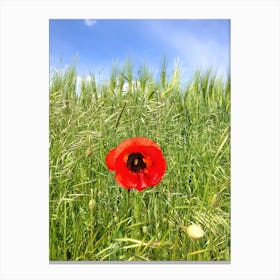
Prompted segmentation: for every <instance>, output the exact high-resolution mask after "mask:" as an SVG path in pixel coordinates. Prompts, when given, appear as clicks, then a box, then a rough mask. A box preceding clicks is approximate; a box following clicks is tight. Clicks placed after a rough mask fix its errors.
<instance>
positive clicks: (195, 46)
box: [152, 23, 230, 76]
mask: <svg viewBox="0 0 280 280" xmlns="http://www.w3.org/2000/svg"><path fill="white" fill-rule="evenodd" d="M152 31H153V32H154V36H155V37H156V38H158V40H160V41H162V43H163V45H165V46H167V49H169V50H173V51H174V53H176V54H177V55H178V57H179V60H180V61H181V62H182V63H183V64H184V65H183V68H185V70H186V71H187V72H193V70H196V69H201V70H203V69H208V67H213V70H216V71H217V74H218V75H222V76H224V75H226V73H227V71H228V70H229V69H228V68H229V60H230V53H229V45H224V44H222V43H220V42H218V41H217V40H215V39H214V38H209V37H208V38H206V37H202V36H197V35H198V34H195V33H194V32H193V31H192V30H187V29H176V30H175V29H174V28H171V27H170V26H169V25H168V24H166V25H165V26H164V28H163V26H160V25H158V24H157V23H155V24H154V25H153V26H152ZM166 34H168V36H166Z"/></svg>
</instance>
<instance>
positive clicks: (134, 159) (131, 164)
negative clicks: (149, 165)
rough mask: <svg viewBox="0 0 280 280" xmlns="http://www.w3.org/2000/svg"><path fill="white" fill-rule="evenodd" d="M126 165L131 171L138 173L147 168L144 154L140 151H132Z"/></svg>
mask: <svg viewBox="0 0 280 280" xmlns="http://www.w3.org/2000/svg"><path fill="white" fill-rule="evenodd" d="M126 166H127V168H128V169H130V170H131V171H133V172H135V173H138V172H140V171H141V170H142V169H144V168H146V163H145V162H144V161H143V155H142V154H140V153H132V154H130V155H129V156H128V159H127V162H126Z"/></svg>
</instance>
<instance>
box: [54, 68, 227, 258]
mask: <svg viewBox="0 0 280 280" xmlns="http://www.w3.org/2000/svg"><path fill="white" fill-rule="evenodd" d="M135 73H136V74H135ZM180 74H181V70H180V67H178V66H175V67H174V69H173V72H171V73H167V67H166V64H165V63H163V66H162V69H161V70H160V75H159V76H160V78H159V79H155V77H154V76H155V75H154V74H153V73H151V72H150V70H149V68H148V67H147V66H143V67H141V68H140V69H136V72H134V69H133V67H132V65H131V64H130V63H126V64H125V65H124V66H123V67H120V68H117V67H113V68H112V71H111V77H110V79H109V80H108V81H103V82H100V81H99V82H97V81H96V77H95V76H93V75H91V79H90V80H89V79H83V80H82V82H81V85H80V87H79V88H77V84H76V80H77V79H76V78H77V74H76V70H75V67H74V66H73V67H71V68H69V69H67V70H66V71H63V72H62V71H58V72H55V73H51V78H50V92H49V99H50V104H49V143H50V145H49V187H50V189H49V259H50V260H51V261H67V260H71V261H229V260H230V108H231V105H230V78H228V80H227V81H223V80H222V79H221V78H219V77H217V76H216V75H215V74H213V72H211V71H204V72H201V71H197V72H195V73H194V75H193V78H192V79H191V81H190V82H189V83H188V84H187V85H186V86H183V83H182V82H183V81H182V79H181V78H180V77H181V75H180ZM136 136H143V137H148V138H151V139H152V140H153V141H154V142H156V143H157V144H158V145H159V146H160V147H161V149H162V151H163V153H164V156H165V159H166V164H167V169H166V173H165V176H164V178H163V179H162V181H161V182H160V184H159V185H157V186H155V187H153V188H147V189H145V190H144V191H142V192H138V191H136V190H131V191H127V190H126V189H124V188H122V187H120V186H119V185H118V184H117V182H116V181H115V180H114V173H113V172H110V171H109V170H108V169H107V167H106V164H105V156H106V154H107V153H108V152H109V150H111V149H112V148H114V147H116V146H117V145H118V144H119V143H120V142H121V141H123V140H125V139H127V138H131V137H136ZM191 224H196V225H198V226H200V228H201V230H202V231H203V236H196V232H194V233H193V234H190V232H189V231H188V230H187V228H188V226H190V225H191Z"/></svg>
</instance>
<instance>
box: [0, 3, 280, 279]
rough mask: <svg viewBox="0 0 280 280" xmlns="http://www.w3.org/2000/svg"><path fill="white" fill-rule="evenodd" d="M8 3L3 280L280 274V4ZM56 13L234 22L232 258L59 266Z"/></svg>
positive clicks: (4, 13) (4, 26) (4, 17)
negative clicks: (51, 112) (51, 41)
mask: <svg viewBox="0 0 280 280" xmlns="http://www.w3.org/2000/svg"><path fill="white" fill-rule="evenodd" d="M0 3H1V9H0V13H1V34H0V35H1V60H0V61H1V84H0V86H1V100H0V101H1V193H0V196H1V198H0V199H1V205H0V207H1V208H0V211H1V212H0V214H1V239H0V241H1V243H0V248H1V253H0V261H1V262H0V278H1V279H30V280H31V279H34V280H35V279H81V280H82V279H92V278H96V279H112V278H114V279H122V280H125V279H131V278H134V279H144V278H145V279H149V278H153V279H162V280H164V279H279V278H280V273H279V263H280V260H279V236H280V234H279V233H280V232H279V221H280V219H279V170H280V169H279V140H280V139H279V127H280V126H279V96H278V94H279V76H280V75H279V49H280V48H279V47H280V46H279V34H280V32H279V2H278V1H276V0H275V1H271V0H270V1H210V0H208V1H171V0H170V1H25V0H21V1H13V0H9V1H8V0H4V1H3V0H2V1H1V2H0ZM50 18H226V19H228V18H230V19H231V46H232V49H231V74H232V123H231V125H232V130H231V133H232V135H231V137H232V138H231V139H232V142H231V144H232V151H231V159H232V160H231V162H232V168H231V176H232V254H231V259H232V260H231V263H230V264H215V265H209V264H199V265H197V264H172V265H171V264H166V265H164V264H161V265H154V264H150V265H149V264H143V265H139V264H137V265H134V264H129V265H116V264H115V265H114V264H106V265H104V264H94V265H89V264H81V265H73V264H67V265H65V264H61V265H55V264H49V261H48V82H49V81H48V74H49V73H48V63H49V59H48V55H49V53H48V51H49V49H48V20H49V19H50ZM167 36H168V35H167Z"/></svg>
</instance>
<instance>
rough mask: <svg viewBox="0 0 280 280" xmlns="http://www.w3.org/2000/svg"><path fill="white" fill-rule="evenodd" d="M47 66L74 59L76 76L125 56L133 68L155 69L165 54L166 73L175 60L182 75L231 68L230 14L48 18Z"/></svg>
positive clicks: (101, 72) (100, 70) (101, 70)
mask: <svg viewBox="0 0 280 280" xmlns="http://www.w3.org/2000/svg"><path fill="white" fill-rule="evenodd" d="M49 26H50V31H49V35H50V37H49V38H50V69H51V70H52V69H53V68H61V67H65V66H67V65H71V64H72V63H73V62H74V61H75V60H76V62H77V72H78V75H79V76H87V75H88V74H89V73H90V72H91V73H94V74H95V75H96V76H99V77H100V78H103V79H106V78H108V77H109V74H110V71H111V69H112V65H114V64H117V65H119V66H120V67H121V66H122V65H123V64H124V62H125V61H126V60H127V59H128V58H129V59H130V60H131V61H132V63H133V66H134V70H135V72H136V73H137V70H138V69H139V67H140V66H141V65H143V64H145V65H148V66H149V68H150V70H151V71H152V72H153V73H155V75H157V74H158V73H159V70H160V66H161V63H162V60H163V57H166V59H167V61H168V69H169V72H170V73H169V74H171V71H172V68H173V66H174V62H175V61H176V60H177V61H179V63H180V65H181V68H182V77H183V79H185V80H188V79H189V78H190V77H191V75H192V74H193V72H194V71H195V70H196V69H198V68H201V69H205V68H207V67H209V66H212V67H213V69H215V70H216V71H217V73H218V75H222V76H226V75H227V73H228V72H229V69H230V20H226V19H221V20H211V19H209V20H185V19H182V20H181V19H174V20H145V19H144V20H119V19H115V20H102V19H90V20H84V19H81V20H78V19H75V20H65V19H62V20H57V19H55V20H50V25H49Z"/></svg>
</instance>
